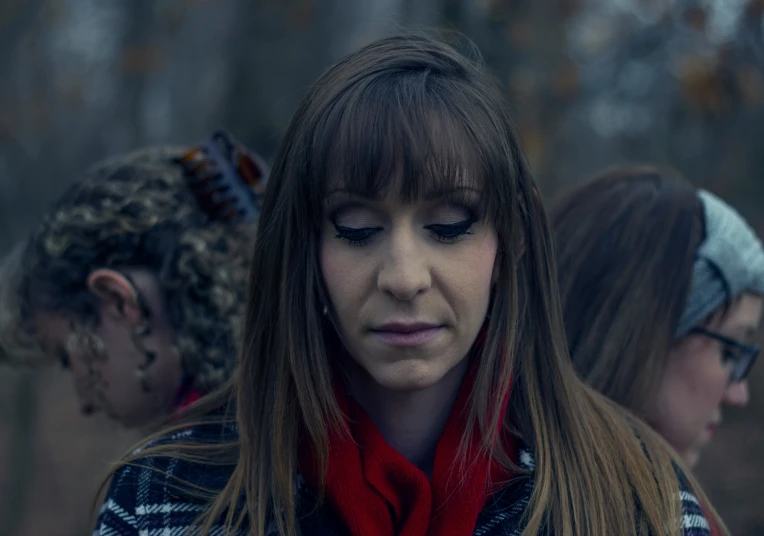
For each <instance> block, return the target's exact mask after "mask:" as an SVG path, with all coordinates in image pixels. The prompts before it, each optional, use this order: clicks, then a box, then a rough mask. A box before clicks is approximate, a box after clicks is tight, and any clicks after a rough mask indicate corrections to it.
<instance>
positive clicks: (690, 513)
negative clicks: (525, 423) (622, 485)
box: [93, 425, 710, 536]
mask: <svg viewBox="0 0 764 536" xmlns="http://www.w3.org/2000/svg"><path fill="white" fill-rule="evenodd" d="M211 431H212V432H214V436H215V437H216V438H217V439H218V440H219V439H222V440H235V439H236V437H237V436H236V429H235V427H233V426H222V425H220V426H218V427H217V430H214V427H212V429H211V427H210V426H207V428H206V429H189V430H188V431H186V432H184V433H182V434H177V435H175V436H172V437H167V438H166V440H165V441H167V442H174V441H178V440H181V439H183V440H191V441H208V440H210V437H211V436H210V432H211ZM520 466H521V467H524V468H525V469H528V470H530V476H528V477H522V478H517V479H515V480H514V481H513V482H512V483H510V484H509V485H508V486H507V487H505V488H504V489H503V490H502V491H500V492H499V493H497V494H496V495H495V496H494V497H493V498H492V499H491V501H489V504H488V505H487V506H486V507H485V509H484V510H483V512H482V513H481V515H480V517H479V518H478V522H477V524H476V527H475V530H474V532H473V534H474V536H499V535H501V536H520V535H521V534H522V532H523V529H524V519H523V514H524V512H525V509H526V507H527V506H528V502H529V500H530V498H531V494H532V491H533V486H534V480H533V476H532V475H533V470H534V468H535V462H534V458H533V454H532V453H531V451H530V450H528V449H523V450H522V451H521V455H520ZM232 470H233V467H231V466H223V465H217V466H212V465H199V464H195V463H191V462H188V461H182V460H177V459H172V458H167V457H153V458H147V459H142V460H140V466H137V465H133V466H125V467H123V468H121V469H120V470H119V471H118V472H117V473H116V474H115V476H114V478H113V480H112V482H111V486H110V489H109V492H108V494H107V496H106V499H105V502H104V504H103V506H102V507H101V511H100V514H99V518H98V522H97V525H96V528H95V530H94V533H93V536H192V535H195V534H198V532H199V531H198V529H197V528H192V527H194V521H195V520H196V519H197V517H198V516H199V515H200V514H202V513H203V512H204V510H205V508H206V506H207V505H206V504H205V502H204V500H203V499H200V498H195V497H192V496H189V495H188V494H187V493H186V492H184V491H183V489H181V487H179V485H178V482H179V481H182V482H190V483H193V484H196V485H200V486H203V487H204V488H207V489H211V490H218V489H222V487H223V486H225V484H226V482H227V481H228V478H229V477H230V475H231V471H232ZM677 470H678V469H677ZM679 475H680V478H679V481H680V487H681V488H683V489H682V490H681V491H680V496H679V497H677V500H681V504H682V520H681V521H682V528H683V530H684V536H710V532H709V527H708V523H707V521H706V518H705V517H704V515H703V511H702V509H701V507H700V503H699V502H698V499H697V498H696V497H695V495H693V494H692V493H691V492H689V491H688V490H687V482H686V481H685V479H684V478H683V477H682V476H681V472H680V473H679ZM177 479H180V480H177ZM297 493H298V499H297V507H298V514H300V513H301V515H300V530H301V533H302V535H303V536H346V535H347V534H348V533H347V531H346V529H345V528H344V527H343V526H342V524H341V523H340V522H339V520H338V519H337V518H336V517H335V516H334V514H333V513H332V512H331V511H329V509H327V508H320V509H316V508H313V506H315V504H316V496H315V495H314V493H313V491H312V490H311V489H310V488H309V487H308V486H307V485H306V484H305V482H304V481H303V479H302V478H301V477H299V476H298V481H297ZM211 534H212V536H218V535H221V536H222V535H223V534H230V533H226V531H225V528H224V527H223V526H222V524H220V525H216V526H215V527H214V529H213V531H212V533H211ZM239 534H241V535H242V536H243V535H244V534H246V533H245V532H240V533H239ZM269 534H272V535H274V536H275V535H276V534H277V532H276V530H275V528H274V529H273V530H272V532H270V533H269Z"/></svg>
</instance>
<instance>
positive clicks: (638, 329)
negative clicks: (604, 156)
mask: <svg viewBox="0 0 764 536" xmlns="http://www.w3.org/2000/svg"><path fill="white" fill-rule="evenodd" d="M702 210H703V209H702V206H701V203H700V200H699V199H698V196H697V195H696V191H695V188H694V187H693V186H692V184H690V183H689V182H688V181H686V180H684V179H683V178H682V177H681V176H680V175H679V174H678V173H676V172H675V171H673V170H670V169H659V168H656V167H651V166H646V165H634V166H624V167H619V168H613V169H609V170H607V171H605V172H603V173H601V174H600V175H598V176H596V177H594V178H593V179H592V180H590V181H588V182H586V183H585V184H584V185H582V186H580V187H578V188H575V189H573V190H572V191H571V192H570V193H568V194H567V195H565V196H563V197H562V198H561V199H560V200H559V201H558V202H556V203H554V204H553V206H552V208H551V210H550V215H551V221H552V227H553V229H554V234H555V241H556V249H557V265H558V278H559V282H560V294H561V296H562V302H563V314H564V319H565V330H566V333H567V338H568V345H569V349H570V354H571V358H572V359H573V363H574V365H575V367H576V369H577V371H578V373H579V374H580V375H581V377H582V378H583V379H584V380H585V381H586V382H587V383H588V384H589V385H591V386H592V387H594V388H595V389H597V390H598V391H599V392H601V393H603V394H605V395H606V396H607V397H608V398H610V399H612V400H615V401H616V402H618V403H619V404H621V405H622V406H624V407H627V408H629V409H630V410H632V411H633V412H635V413H636V414H637V415H639V416H642V415H644V411H645V410H646V409H647V408H646V406H647V404H648V403H649V401H650V398H651V397H652V396H653V395H654V392H655V386H656V385H657V384H658V381H659V379H660V377H661V376H662V375H663V373H664V370H665V365H666V360H667V356H668V353H669V349H670V347H671V345H672V343H673V342H674V333H675V331H676V328H677V324H678V322H679V318H680V317H681V315H682V312H683V310H684V307H685V304H686V303H687V293H688V292H689V288H690V283H691V278H692V267H693V264H694V261H695V253H696V250H697V248H698V245H699V244H700V242H701V240H702V238H703V233H704V229H703V227H704V226H703V212H702Z"/></svg>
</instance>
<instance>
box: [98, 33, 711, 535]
mask: <svg viewBox="0 0 764 536" xmlns="http://www.w3.org/2000/svg"><path fill="white" fill-rule="evenodd" d="M261 222H268V223H267V225H266V224H265V223H263V224H261V225H260V226H259V229H258V235H257V239H256V245H255V252H254V257H253V263H252V266H251V272H250V280H249V285H250V286H249V303H248V307H247V316H246V322H245V326H244V329H243V332H244V335H243V341H242V345H241V348H242V353H241V361H240V369H239V370H238V372H237V376H236V382H235V385H233V386H232V387H231V388H230V389H226V390H221V391H219V392H218V393H216V394H215V395H214V396H210V397H208V398H206V399H203V400H202V401H201V402H200V404H198V405H197V406H195V407H194V408H193V409H192V410H191V411H190V412H189V413H188V414H187V416H186V418H185V421H184V422H183V423H180V424H178V425H177V426H175V427H173V428H170V429H167V430H165V431H163V432H162V433H160V434H158V435H156V436H154V437H152V438H151V439H150V440H149V442H148V443H146V444H144V445H142V446H141V447H140V448H139V449H137V450H136V451H135V452H134V453H132V454H131V455H130V456H128V457H127V458H126V459H125V460H124V462H123V463H122V464H120V467H118V468H117V470H116V471H115V474H114V475H113V478H112V481H111V485H110V489H109V491H108V493H107V496H106V500H105V502H104V504H103V507H102V508H101V512H100V516H99V520H98V524H97V528H96V534H101V535H102V536H106V535H108V534H155V533H162V532H161V531H166V532H167V531H169V532H172V533H177V534H186V533H188V534H203V535H211V534H221V533H225V534H249V535H258V536H261V535H280V536H283V535H289V536H293V535H297V534H301V535H340V534H351V535H355V536H360V535H380V536H382V535H384V536H387V535H390V536H392V535H394V534H401V535H407V536H415V535H428V534H429V535H436V534H437V535H446V536H448V535H454V536H456V535H470V534H479V535H484V536H488V535H498V534H502V535H504V534H516V535H520V534H527V535H531V534H539V533H542V534H555V535H565V536H568V535H570V536H574V535H575V536H584V535H587V536H589V535H592V534H595V535H610V534H619V535H621V534H624V535H629V534H633V535H647V534H653V535H661V536H662V535H687V536H689V535H693V536H699V535H707V534H709V533H711V531H710V529H709V524H708V521H707V517H706V515H705V514H704V512H703V511H702V510H701V509H700V508H699V506H698V504H699V502H698V497H700V498H701V499H704V497H702V492H701V490H700V489H699V488H698V487H697V486H696V484H695V483H694V482H693V481H692V479H691V478H689V477H686V476H684V475H683V474H682V473H681V472H680V471H679V470H678V469H677V467H676V465H675V464H674V463H673V461H672V459H671V456H670V454H669V453H668V452H667V451H666V450H665V449H664V448H663V446H662V445H663V444H662V442H661V441H660V440H659V439H657V436H656V435H655V434H654V433H653V432H651V431H650V429H649V428H647V427H645V426H643V425H641V424H640V423H638V422H636V421H635V420H633V419H630V418H629V417H627V416H626V414H625V413H624V412H623V411H622V410H620V409H618V408H617V406H615V405H614V404H611V403H609V402H608V401H607V400H606V399H605V398H604V397H602V396H600V395H598V394H596V393H595V392H594V391H592V390H590V389H589V388H587V387H585V386H584V385H583V384H582V383H581V382H580V381H579V380H578V379H577V377H576V374H575V372H574V370H573V367H572V366H571V364H570V360H569V356H568V353H567V350H566V344H565V331H564V328H563V325H562V320H561V310H560V304H559V299H558V294H557V286H556V285H557V283H556V273H555V269H554V256H553V251H552V249H553V248H552V243H551V238H550V233H549V229H548V226H547V221H546V217H545V215H544V211H543V208H542V206H541V201H540V197H539V194H538V192H537V190H536V187H535V185H534V183H533V180H532V178H531V175H530V172H529V170H528V168H527V164H526V162H525V158H524V155H523V153H522V151H521V149H520V147H519V142H518V138H517V135H516V134H515V132H514V128H513V126H512V122H511V120H510V117H509V113H508V111H507V104H506V103H505V102H504V100H503V97H502V92H501V90H500V89H499V88H498V87H497V86H496V85H495V83H494V82H493V81H492V80H491V78H490V77H489V76H488V74H487V73H486V71H485V70H484V68H483V67H482V66H481V65H480V64H479V63H478V62H477V61H473V60H471V59H468V58H466V57H464V56H462V55H460V54H459V53H457V52H456V51H455V50H454V49H453V48H451V47H450V46H448V45H445V44H442V43H440V42H438V41H436V40H433V39H430V38H426V37H413V36H407V37H394V38H388V39H383V40H380V41H377V42H374V43H372V44H370V45H368V46H366V47H364V48H363V49H361V50H360V51H358V52H356V53H354V54H351V55H350V56H348V57H346V58H345V59H344V60H342V61H340V62H339V63H338V64H336V65H335V66H333V67H332V68H330V69H329V70H328V71H327V72H326V73H325V74H324V75H323V76H322V77H321V78H320V79H319V80H318V81H317V82H316V83H315V84H314V86H313V87H312V88H311V89H310V91H309V92H308V94H307V96H306V97H305V99H304V100H303V102H302V104H301V105H300V107H299V108H298V110H297V111H296V113H295V115H294V117H293V119H292V121H291V123H290V125H289V128H288V130H287V132H286V135H285V138H284V140H283V142H282V144H281V147H280V150H279V153H278V155H277V157H276V160H275V163H274V166H273V169H272V172H271V175H270V178H269V184H268V187H267V189H266V192H265V198H264V201H263V209H262V214H261ZM635 432H636V433H635ZM707 514H708V515H709V516H713V517H714V519H715V514H714V513H713V511H709V512H707ZM714 533H717V532H714ZM718 533H720V534H721V533H722V532H718Z"/></svg>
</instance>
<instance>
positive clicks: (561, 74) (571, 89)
mask: <svg viewBox="0 0 764 536" xmlns="http://www.w3.org/2000/svg"><path fill="white" fill-rule="evenodd" d="M580 83H581V77H580V73H579V71H578V67H576V65H575V64H573V63H568V64H566V65H564V66H563V67H562V68H561V69H560V70H559V71H558V72H557V75H556V76H555V78H554V91H555V93H556V94H557V95H558V96H561V97H572V96H573V95H574V94H575V93H576V92H577V91H578V88H579V85H580Z"/></svg>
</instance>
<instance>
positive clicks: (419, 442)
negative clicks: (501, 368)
mask: <svg viewBox="0 0 764 536" xmlns="http://www.w3.org/2000/svg"><path fill="white" fill-rule="evenodd" d="M468 367H469V360H468V359H464V360H463V361H462V362H461V363H459V364H458V365H457V366H456V367H454V368H453V369H452V370H450V371H449V372H448V373H447V374H446V375H445V376H444V377H443V378H442V379H441V380H440V381H439V382H438V383H436V384H435V385H432V386H430V387H428V388H426V389H420V390H416V391H392V390H389V389H386V388H384V387H382V386H380V385H379V384H378V383H376V382H375V381H374V380H373V378H371V377H370V376H369V375H368V374H367V373H366V372H365V371H364V370H362V369H360V367H357V366H353V365H351V367H350V370H346V372H347V374H346V376H345V380H346V384H347V387H348V389H349V390H350V394H351V396H352V397H353V398H354V399H355V400H356V402H358V403H359V404H360V405H361V407H362V408H363V409H364V410H365V411H366V413H368V414H369V417H371V419H372V421H373V422H374V424H375V426H376V427H377V429H379V431H380V433H381V434H382V436H383V437H384V438H385V441H387V443H388V444H389V445H390V446H391V447H393V448H394V449H395V450H396V451H397V452H398V453H399V454H401V455H402V456H403V457H404V458H406V459H407V460H408V461H410V462H411V463H412V464H414V465H415V466H417V467H418V468H419V469H421V470H422V471H424V472H425V474H427V475H430V474H431V472H432V464H433V460H434V457H435V447H436V446H437V444H438V440H439V439H440V436H441V433H442V432H443V428H444V427H445V426H446V422H447V421H448V417H449V415H450V414H451V408H452V407H453V404H454V401H455V400H456V396H457V394H458V392H459V388H460V387H461V385H462V380H463V379H464V375H465V373H466V372H467V368H468Z"/></svg>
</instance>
